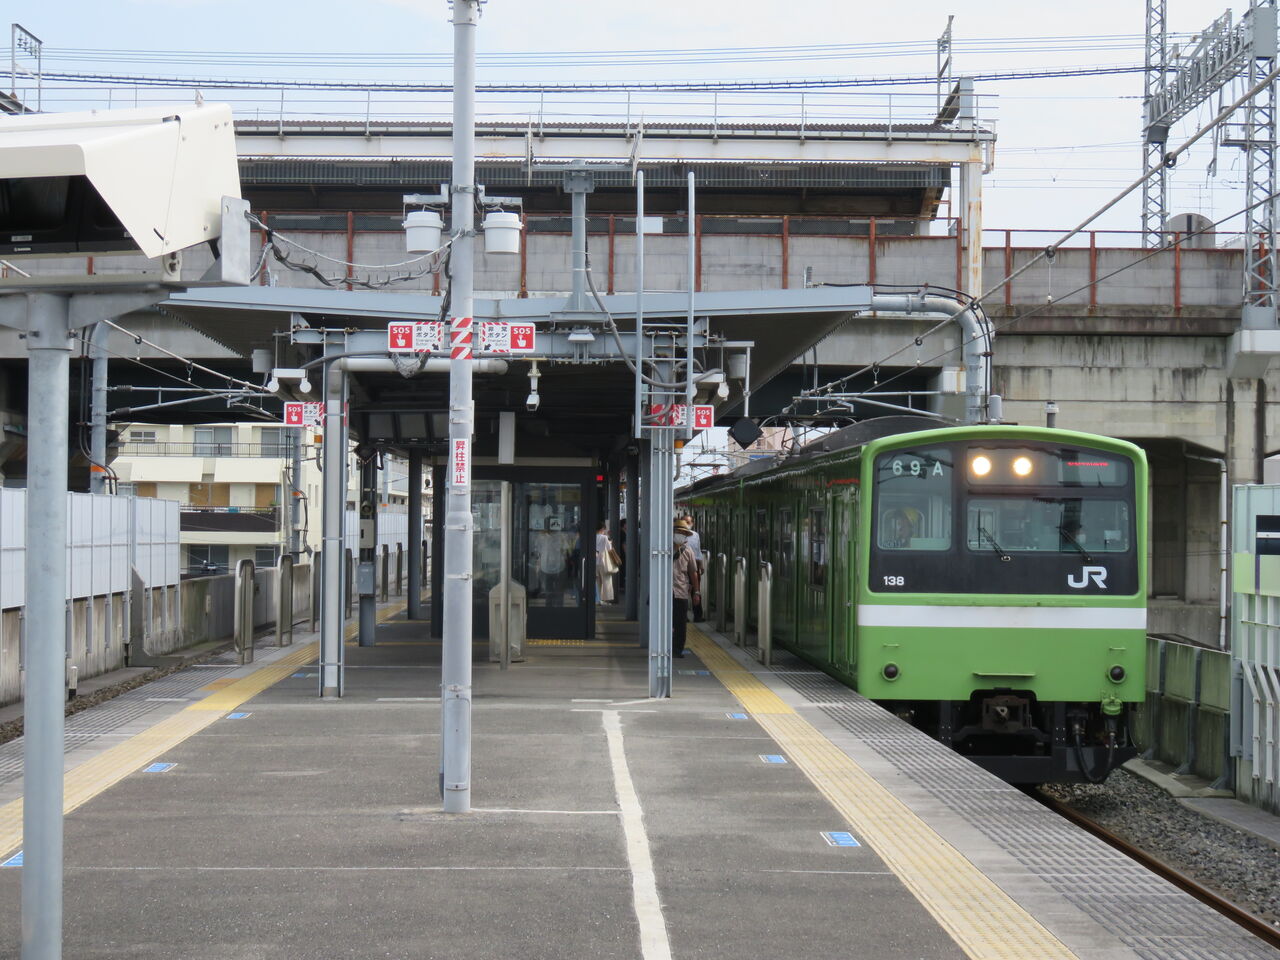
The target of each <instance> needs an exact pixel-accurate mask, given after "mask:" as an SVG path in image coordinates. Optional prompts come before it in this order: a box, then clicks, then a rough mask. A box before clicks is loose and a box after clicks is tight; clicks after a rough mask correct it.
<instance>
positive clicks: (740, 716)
mask: <svg viewBox="0 0 1280 960" xmlns="http://www.w3.org/2000/svg"><path fill="white" fill-rule="evenodd" d="M725 716H726V717H728V718H729V719H730V720H745V719H747V715H746V714H745V713H726V714H725Z"/></svg>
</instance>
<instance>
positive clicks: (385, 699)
mask: <svg viewBox="0 0 1280 960" xmlns="http://www.w3.org/2000/svg"><path fill="white" fill-rule="evenodd" d="M377 702H378V703H439V702H440V698H439V697H379V698H378V700H377Z"/></svg>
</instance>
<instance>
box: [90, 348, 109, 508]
mask: <svg viewBox="0 0 1280 960" xmlns="http://www.w3.org/2000/svg"><path fill="white" fill-rule="evenodd" d="M110 333H111V328H110V327H108V326H107V325H106V324H105V323H95V324H94V325H93V331H92V332H91V333H90V334H89V356H90V358H91V359H92V361H93V389H92V395H91V399H90V405H89V411H90V412H89V492H90V493H106V492H107V351H106V346H107V337H108V336H109V335H110Z"/></svg>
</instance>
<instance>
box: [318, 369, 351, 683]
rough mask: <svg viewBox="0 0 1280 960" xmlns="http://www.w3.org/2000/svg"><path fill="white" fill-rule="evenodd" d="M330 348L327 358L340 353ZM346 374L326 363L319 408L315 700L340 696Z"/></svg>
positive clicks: (345, 471)
mask: <svg viewBox="0 0 1280 960" xmlns="http://www.w3.org/2000/svg"><path fill="white" fill-rule="evenodd" d="M340 350H341V347H340V346H336V345H333V346H331V347H330V353H337V352H340ZM346 388H347V382H346V374H345V373H344V371H343V370H342V367H341V365H340V364H339V363H338V362H336V361H330V362H329V363H328V365H327V366H326V369H325V398H324V401H325V404H324V448H323V457H324V483H323V493H322V496H323V500H324V509H323V513H322V519H321V525H322V529H321V536H322V537H323V540H324V549H323V550H322V551H321V554H320V558H321V564H322V576H323V589H322V593H321V608H320V696H322V697H340V696H342V686H343V676H342V661H343V643H342V641H343V577H344V570H343V568H344V566H345V565H346V564H345V560H346V550H345V549H344V544H343V539H344V537H343V507H344V506H345V502H346V493H347V456H346V453H347V438H346V427H345V426H344V425H343V419H344V418H343V415H342V414H343V411H342V408H343V404H344V401H345V400H346Z"/></svg>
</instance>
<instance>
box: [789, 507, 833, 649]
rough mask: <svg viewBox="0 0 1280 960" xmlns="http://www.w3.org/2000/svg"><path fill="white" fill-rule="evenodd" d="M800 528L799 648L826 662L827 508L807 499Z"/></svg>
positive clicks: (828, 628)
mask: <svg viewBox="0 0 1280 960" xmlns="http://www.w3.org/2000/svg"><path fill="white" fill-rule="evenodd" d="M807 506H808V512H807V514H806V516H805V518H804V521H803V526H802V528H801V535H800V539H801V557H800V562H801V565H802V567H803V571H802V573H801V588H800V601H799V602H800V615H799V625H800V636H799V637H798V638H797V641H798V645H799V647H800V649H801V650H802V651H803V652H804V653H805V654H807V655H808V656H809V657H811V658H812V659H814V660H816V661H818V662H821V663H827V662H829V661H830V655H831V640H830V635H831V620H830V615H829V613H828V608H827V583H828V580H829V576H828V574H829V572H830V571H829V569H828V567H829V562H828V561H829V557H828V554H827V543H828V530H827V508H826V505H825V504H823V503H813V502H810V503H809V504H808V505H807Z"/></svg>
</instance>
